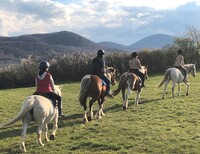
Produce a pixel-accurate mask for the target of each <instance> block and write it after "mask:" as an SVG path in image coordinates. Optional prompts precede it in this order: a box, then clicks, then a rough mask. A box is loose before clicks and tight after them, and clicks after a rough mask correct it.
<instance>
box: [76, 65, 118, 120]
mask: <svg viewBox="0 0 200 154" xmlns="http://www.w3.org/2000/svg"><path fill="white" fill-rule="evenodd" d="M115 72H116V69H114V68H113V67H107V68H106V70H105V76H107V78H108V79H109V80H110V82H111V84H112V85H115V83H116V80H115ZM105 96H106V85H105V84H104V83H103V81H102V79H100V78H99V77H98V76H96V75H85V76H84V77H83V78H82V80H81V84H80V93H79V103H80V104H81V106H83V108H84V117H83V122H84V123H87V122H88V121H91V120H92V118H93V110H92V106H93V103H94V102H96V101H98V104H99V110H98V111H97V114H96V116H97V118H98V119H100V118H101V116H105V114H104V112H103V103H104V101H105V99H106V97H105ZM88 97H90V98H91V100H90V101H89V113H88V117H87V105H86V104H87V98H88Z"/></svg>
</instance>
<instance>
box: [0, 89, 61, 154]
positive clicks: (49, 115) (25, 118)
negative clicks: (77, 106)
mask: <svg viewBox="0 0 200 154" xmlns="http://www.w3.org/2000/svg"><path fill="white" fill-rule="evenodd" d="M55 93H57V94H58V95H60V96H61V87H60V86H55ZM21 119H22V132H21V136H22V143H21V146H20V149H21V150H22V151H23V152H26V147H25V136H26V130H27V128H28V125H29V123H30V122H31V121H32V120H34V121H36V122H37V124H38V131H37V137H38V142H39V144H40V145H41V146H44V144H43V143H42V138H41V136H42V129H44V133H45V140H46V141H49V139H48V137H47V131H48V123H49V122H50V121H52V120H53V130H52V133H51V136H50V139H51V140H54V138H55V133H56V130H57V128H58V124H57V123H58V108H57V107H54V105H53V103H52V100H50V99H48V98H45V97H43V96H40V95H31V96H28V97H27V98H26V99H25V101H24V104H23V106H22V108H21V111H20V112H19V113H18V115H17V116H16V117H15V118H13V119H12V120H10V121H9V122H7V123H4V124H0V128H3V127H6V126H9V125H12V124H14V123H16V122H17V121H19V120H21Z"/></svg>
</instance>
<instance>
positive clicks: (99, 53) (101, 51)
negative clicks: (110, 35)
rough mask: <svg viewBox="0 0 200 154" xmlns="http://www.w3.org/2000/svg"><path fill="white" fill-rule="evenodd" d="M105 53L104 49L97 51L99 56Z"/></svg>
mask: <svg viewBox="0 0 200 154" xmlns="http://www.w3.org/2000/svg"><path fill="white" fill-rule="evenodd" d="M104 54H105V51H104V50H102V49H101V50H99V51H98V52H97V56H98V57H102V56H103V55H104Z"/></svg>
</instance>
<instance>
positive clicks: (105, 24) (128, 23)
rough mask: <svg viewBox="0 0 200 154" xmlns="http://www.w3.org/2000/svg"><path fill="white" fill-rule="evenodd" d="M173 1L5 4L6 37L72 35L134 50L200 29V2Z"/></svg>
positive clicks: (1, 10) (2, 24) (2, 28)
mask: <svg viewBox="0 0 200 154" xmlns="http://www.w3.org/2000/svg"><path fill="white" fill-rule="evenodd" d="M170 1H171V0H168V1H167V0H166V1H165V0H163V1H161V0H139V1H126V2H125V1H124V0H123V1H122V0H82V1H79V0H73V1H67V3H63V1H62V3H61V2H59V1H58V0H17V1H16V0H1V5H0V16H1V19H0V35H3V36H15V35H21V34H31V33H48V32H56V31H62V30H67V31H72V32H75V33H77V34H80V35H82V36H85V37H87V38H88V39H90V40H92V41H94V42H100V41H112V42H116V43H121V44H125V45H130V44H132V43H134V42H135V41H137V40H139V39H142V38H144V37H146V36H149V35H152V34H157V33H164V34H170V35H175V34H177V33H178V32H180V31H184V27H185V25H186V24H188V25H198V24H200V23H199V18H200V6H199V0H198V1H193V2H191V0H176V1H174V0H173V1H172V2H173V3H171V2H170ZM75 2H76V3H75ZM188 2H190V3H188ZM172 4H173V5H172Z"/></svg>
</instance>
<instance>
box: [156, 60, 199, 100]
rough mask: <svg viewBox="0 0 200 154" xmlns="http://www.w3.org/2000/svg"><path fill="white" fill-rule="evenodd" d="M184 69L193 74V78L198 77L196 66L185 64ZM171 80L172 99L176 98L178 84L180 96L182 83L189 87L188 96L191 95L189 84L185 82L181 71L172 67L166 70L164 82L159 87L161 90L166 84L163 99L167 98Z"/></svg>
mask: <svg viewBox="0 0 200 154" xmlns="http://www.w3.org/2000/svg"><path fill="white" fill-rule="evenodd" d="M184 67H185V69H186V70H187V71H188V73H191V74H192V76H193V77H195V76H196V64H185V65H184ZM170 80H172V98H174V97H175V95H174V89H175V86H176V84H178V96H180V83H181V82H184V83H185V84H186V86H187V89H186V96H187V95H188V94H189V83H188V82H187V81H183V80H184V76H183V74H182V73H181V71H180V70H179V69H177V68H175V67H171V68H168V69H167V70H166V72H165V75H164V78H163V80H162V81H161V83H160V84H159V85H158V87H157V88H159V87H161V86H162V85H163V84H164V83H165V86H164V92H163V96H162V99H164V98H165V93H166V89H167V85H168V83H169V81H170Z"/></svg>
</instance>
